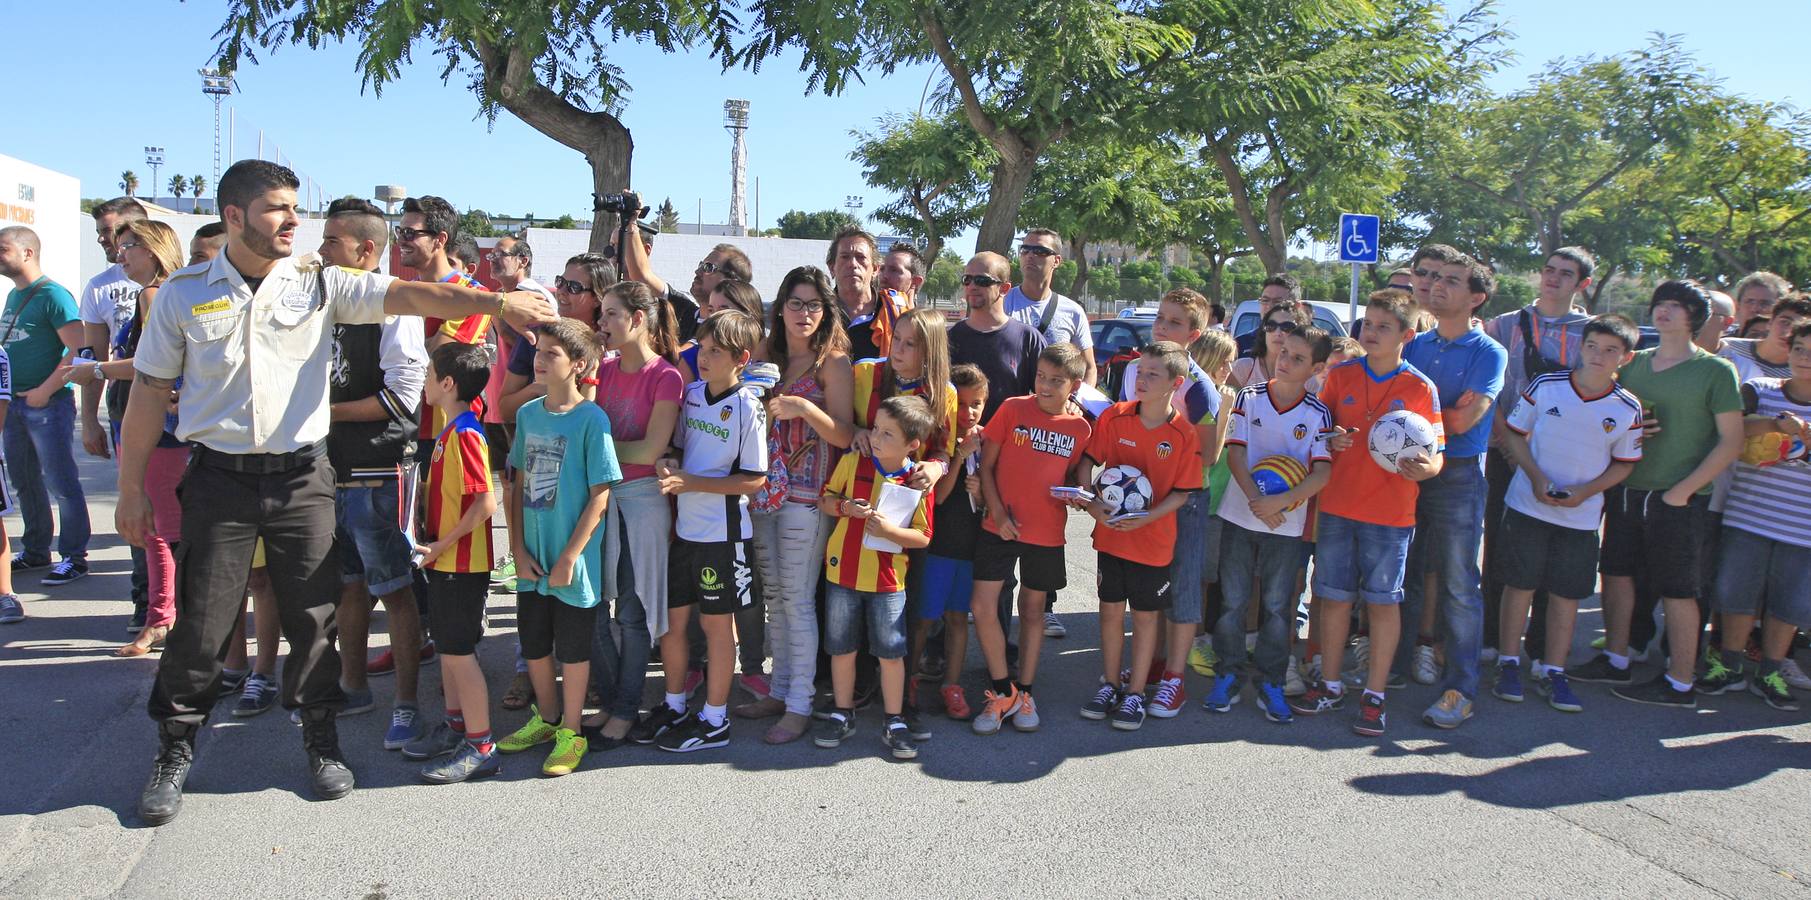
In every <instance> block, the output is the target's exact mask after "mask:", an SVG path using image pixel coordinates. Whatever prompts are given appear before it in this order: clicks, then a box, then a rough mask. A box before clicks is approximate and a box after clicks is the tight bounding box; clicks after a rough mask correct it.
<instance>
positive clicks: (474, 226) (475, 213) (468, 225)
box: [459, 209, 505, 237]
mask: <svg viewBox="0 0 1811 900" xmlns="http://www.w3.org/2000/svg"><path fill="white" fill-rule="evenodd" d="M459 232H460V233H461V234H469V235H471V236H472V237H497V236H499V235H502V234H505V232H502V231H499V230H497V228H496V226H494V225H492V224H491V221H490V214H489V213H487V212H485V211H484V210H482V209H468V210H466V211H465V212H464V213H463V214H461V215H460V216H459Z"/></svg>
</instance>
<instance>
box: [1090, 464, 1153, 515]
mask: <svg viewBox="0 0 1811 900" xmlns="http://www.w3.org/2000/svg"><path fill="white" fill-rule="evenodd" d="M1094 492H1095V494H1097V495H1098V496H1099V497H1100V499H1101V502H1102V503H1105V504H1106V505H1107V510H1108V512H1109V513H1110V514H1112V515H1115V516H1117V515H1121V514H1124V513H1129V512H1139V511H1141V510H1146V509H1150V508H1151V480H1150V479H1149V478H1146V477H1144V473H1143V472H1140V471H1138V469H1137V467H1135V466H1108V467H1107V468H1105V469H1102V470H1101V471H1100V474H1099V475H1096V476H1095V478H1094Z"/></svg>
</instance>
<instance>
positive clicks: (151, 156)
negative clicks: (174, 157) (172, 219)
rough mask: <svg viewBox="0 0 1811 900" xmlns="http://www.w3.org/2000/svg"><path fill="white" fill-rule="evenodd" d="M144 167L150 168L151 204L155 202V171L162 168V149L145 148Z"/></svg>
mask: <svg viewBox="0 0 1811 900" xmlns="http://www.w3.org/2000/svg"><path fill="white" fill-rule="evenodd" d="M145 165H147V166H150V167H151V202H153V203H155V202H157V170H158V169H159V168H161V167H162V166H163V148H162V147H146V148H145Z"/></svg>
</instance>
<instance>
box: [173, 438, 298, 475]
mask: <svg viewBox="0 0 1811 900" xmlns="http://www.w3.org/2000/svg"><path fill="white" fill-rule="evenodd" d="M326 455H327V442H326V441H324V440H322V441H315V442H314V443H312V444H309V445H308V446H306V447H303V448H302V449H300V450H291V451H290V452H288V453H222V452H220V451H219V450H215V449H213V448H211V447H204V446H201V445H200V444H196V445H195V458H196V459H198V460H199V461H200V462H201V464H202V465H204V466H211V467H213V468H216V469H225V470H227V471H228V472H248V473H250V474H253V475H269V474H272V473H275V472H288V471H290V470H291V469H300V468H301V467H303V466H305V465H308V464H309V463H311V462H313V461H314V460H316V459H319V458H320V457H323V456H326Z"/></svg>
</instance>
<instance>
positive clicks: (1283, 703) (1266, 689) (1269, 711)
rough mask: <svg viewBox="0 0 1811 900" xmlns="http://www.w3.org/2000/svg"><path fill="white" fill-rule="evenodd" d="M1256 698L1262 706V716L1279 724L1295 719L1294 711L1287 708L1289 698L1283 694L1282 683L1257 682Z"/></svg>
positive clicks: (1285, 723)
mask: <svg viewBox="0 0 1811 900" xmlns="http://www.w3.org/2000/svg"><path fill="white" fill-rule="evenodd" d="M1258 700H1259V702H1261V703H1262V704H1263V706H1264V718H1266V719H1269V720H1270V721H1272V722H1276V723H1277V724H1279V725H1287V724H1289V723H1290V722H1293V721H1295V712H1294V711H1293V710H1291V709H1290V708H1289V698H1287V697H1285V696H1284V695H1283V687H1282V685H1278V684H1273V683H1271V682H1268V681H1262V682H1259V683H1258Z"/></svg>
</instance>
